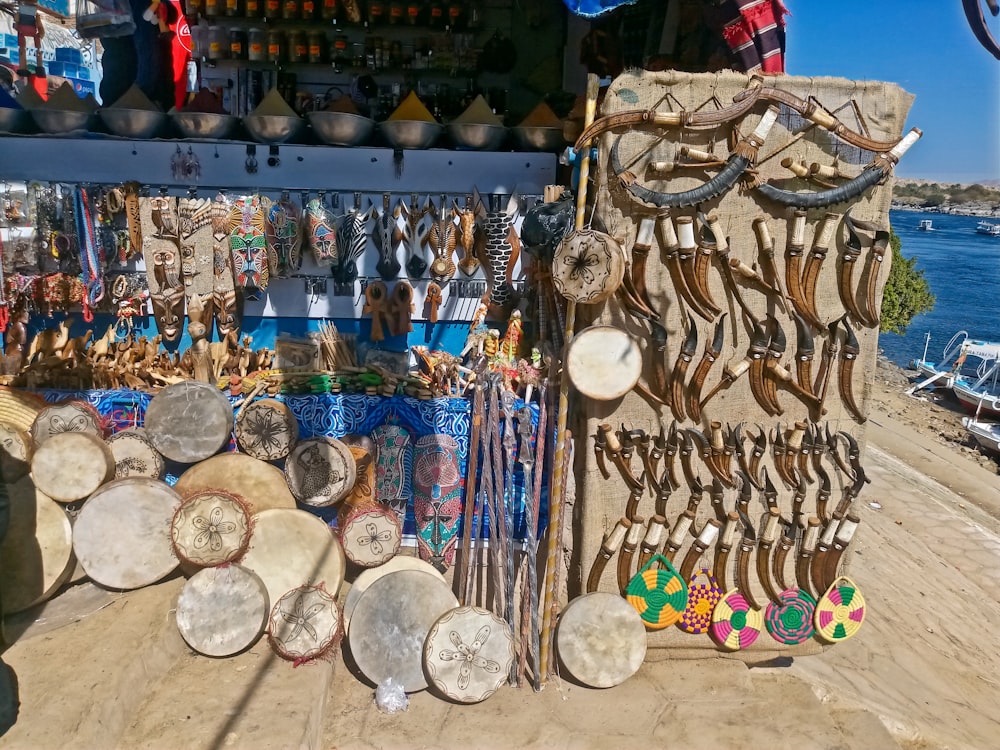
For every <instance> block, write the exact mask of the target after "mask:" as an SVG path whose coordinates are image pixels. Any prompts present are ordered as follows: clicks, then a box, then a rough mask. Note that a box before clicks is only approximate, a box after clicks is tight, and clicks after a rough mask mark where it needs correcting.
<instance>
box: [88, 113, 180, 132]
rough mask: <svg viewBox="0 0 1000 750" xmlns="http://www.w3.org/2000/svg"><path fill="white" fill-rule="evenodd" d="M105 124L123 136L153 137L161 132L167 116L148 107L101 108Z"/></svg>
mask: <svg viewBox="0 0 1000 750" xmlns="http://www.w3.org/2000/svg"><path fill="white" fill-rule="evenodd" d="M98 114H99V115H100V116H101V119H102V120H104V124H105V125H107V126H108V130H110V131H111V132H112V133H114V134H115V135H120V136H122V137H123V138H152V137H153V136H154V135H156V133H157V132H159V130H160V128H161V127H162V126H163V123H164V122H166V119H167V116H166V115H165V114H164V113H163V112H160V111H157V110H148V109H115V108H114V107H109V108H108V109H101V110H99V111H98Z"/></svg>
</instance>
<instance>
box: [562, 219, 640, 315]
mask: <svg viewBox="0 0 1000 750" xmlns="http://www.w3.org/2000/svg"><path fill="white" fill-rule="evenodd" d="M625 265H626V259H625V251H624V250H623V249H622V246H621V245H620V244H618V241H617V240H616V239H615V238H614V237H612V236H611V235H609V234H606V233H604V232H598V231H596V230H594V229H577V230H574V231H572V232H570V233H569V234H567V235H566V236H565V237H564V238H563V240H562V242H560V243H559V246H558V247H557V248H556V251H555V254H554V255H553V257H552V284H553V286H555V288H556V291H557V292H559V293H560V294H561V295H562V296H563V297H565V298H566V299H569V300H574V301H575V302H577V303H578V304H583V305H586V304H596V303H598V302H603V301H604V300H606V299H608V298H609V297H611V296H612V295H613V294H614V293H615V292H616V291H617V290H618V287H619V286H621V283H622V281H623V280H624V278H625Z"/></svg>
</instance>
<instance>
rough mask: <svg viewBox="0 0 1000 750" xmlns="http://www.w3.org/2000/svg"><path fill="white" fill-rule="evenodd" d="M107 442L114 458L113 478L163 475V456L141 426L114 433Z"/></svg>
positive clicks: (154, 477) (150, 477) (159, 476)
mask: <svg viewBox="0 0 1000 750" xmlns="http://www.w3.org/2000/svg"><path fill="white" fill-rule="evenodd" d="M107 442H108V447H109V448H111V455H112V456H113V457H114V460H115V479H125V478H126V477H147V478H149V479H160V478H161V477H162V476H163V473H164V471H165V469H166V463H165V462H164V460H163V456H161V455H160V452H159V451H158V450H156V447H155V446H154V445H153V442H152V441H151V440H150V439H149V438H148V437H146V431H145V430H143V429H142V428H141V427H136V428H134V429H131V430H122V431H121V432H118V433H115V434H114V435H112V436H111V437H109V438H108V441H107Z"/></svg>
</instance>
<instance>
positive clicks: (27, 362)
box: [0, 318, 473, 399]
mask: <svg viewBox="0 0 1000 750" xmlns="http://www.w3.org/2000/svg"><path fill="white" fill-rule="evenodd" d="M72 323H73V319H72V318H67V319H65V320H64V321H62V322H61V323H59V325H58V326H57V327H54V328H50V329H46V330H44V331H41V332H39V333H38V334H37V335H36V336H35V337H34V338H33V339H32V341H31V343H30V345H29V346H28V347H27V351H26V352H25V354H24V355H23V357H22V356H21V354H20V352H18V353H16V354H14V353H12V354H11V355H10V356H8V357H6V358H5V359H0V369H3V370H5V371H10V370H13V373H12V374H9V375H6V376H3V381H4V384H6V385H11V386H14V387H18V388H29V389H42V388H55V389H60V390H70V391H80V390H94V389H109V390H117V389H122V388H125V389H131V390H143V391H152V390H158V389H160V388H162V387H164V386H167V385H171V384H174V383H180V382H183V381H185V380H197V379H198V378H197V377H196V376H197V374H198V373H197V372H196V368H195V359H196V358H197V355H196V352H197V351H199V349H200V350H201V351H203V352H204V355H203V357H204V358H205V362H206V368H205V372H206V374H207V376H208V377H209V378H210V379H211V382H216V383H218V384H219V386H220V387H224V388H229V389H230V390H231V392H232V393H234V395H238V394H240V393H246V392H248V391H249V390H250V389H252V388H253V387H254V386H256V385H257V384H258V383H259V382H261V381H263V380H266V381H267V388H268V393H270V394H271V395H275V394H277V393H366V394H369V395H383V396H392V395H397V394H404V395H408V396H413V397H415V398H422V399H427V398H440V397H442V396H460V395H463V394H464V393H465V391H466V390H467V388H468V386H469V383H470V382H471V380H472V379H473V378H472V377H471V376H472V371H471V370H470V369H468V368H466V367H464V366H463V365H462V358H461V357H458V356H454V355H451V354H448V353H447V352H443V351H438V350H433V351H432V350H429V349H427V348H426V347H423V346H414V347H412V349H413V354H414V360H415V363H416V366H415V367H414V368H413V369H412V370H411V372H409V373H406V374H398V373H394V372H391V371H389V370H388V369H386V368H384V367H380V366H378V365H374V364H373V365H367V366H359V365H358V360H357V354H356V351H355V346H356V342H355V338H354V337H353V336H350V335H346V334H341V333H339V332H338V331H337V329H336V327H335V326H334V325H333V324H332V323H331V322H329V321H324V322H323V323H322V325H321V330H320V331H319V333H318V334H315V335H313V336H311V337H309V338H307V339H303V340H302V341H297V342H296V343H295V347H296V349H297V356H304V361H305V362H306V364H304V365H295V364H292V362H295V361H299V360H290V358H289V357H288V356H287V354H286V353H285V352H284V348H285V346H286V344H285V342H279V343H278V345H277V346H276V348H275V349H270V348H266V347H265V348H258V349H254V348H253V347H252V340H251V338H250V337H249V336H244V337H243V338H242V340H240V339H238V337H237V336H236V335H235V334H234V335H231V336H229V337H227V338H226V339H224V340H222V341H215V342H211V343H208V342H196V343H195V344H192V346H191V347H189V348H188V349H187V350H185V351H184V352H183V353H181V352H174V353H172V354H171V353H170V352H167V351H165V350H163V349H162V348H161V346H160V344H161V339H160V336H159V335H157V336H154V337H153V338H147V337H145V336H135V335H132V334H129V335H128V336H126V337H125V338H124V339H122V340H117V339H116V336H115V331H114V326H109V327H108V330H107V331H105V333H104V335H103V336H102V337H101V338H98V339H94V338H92V337H91V332H90V331H88V332H87V333H86V334H84V335H82V336H78V337H75V338H73V337H70V335H69V329H70V326H71V325H72Z"/></svg>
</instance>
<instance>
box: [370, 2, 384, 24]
mask: <svg viewBox="0 0 1000 750" xmlns="http://www.w3.org/2000/svg"><path fill="white" fill-rule="evenodd" d="M385 16H386V4H385V2H384V1H383V0H369V3H368V15H367V17H366V22H367V24H368V26H378V25H379V24H381V23H383V22H384V21H385Z"/></svg>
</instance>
